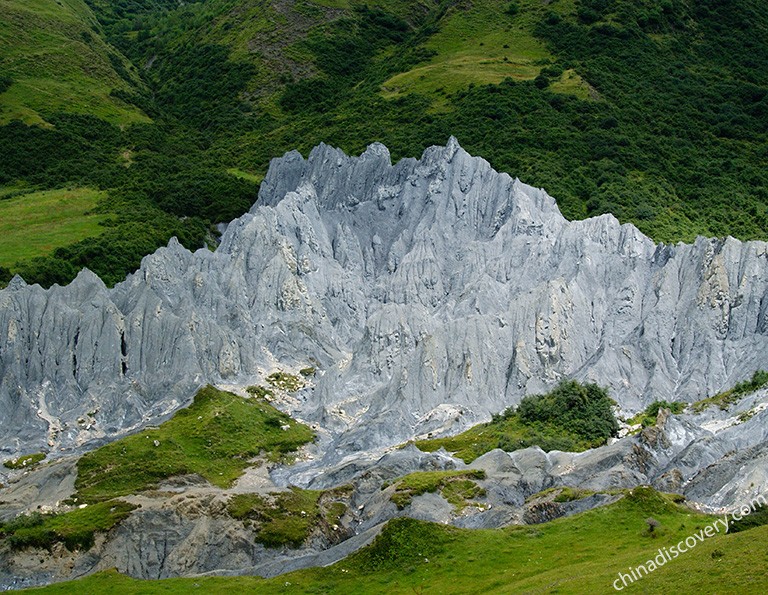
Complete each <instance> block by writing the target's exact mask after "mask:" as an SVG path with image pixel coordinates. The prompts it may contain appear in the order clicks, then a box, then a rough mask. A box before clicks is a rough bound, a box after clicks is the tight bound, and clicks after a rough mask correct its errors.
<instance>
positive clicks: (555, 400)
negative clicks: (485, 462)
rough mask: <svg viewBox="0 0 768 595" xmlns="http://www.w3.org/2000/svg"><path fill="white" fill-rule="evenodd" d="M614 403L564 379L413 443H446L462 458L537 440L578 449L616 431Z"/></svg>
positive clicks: (431, 446)
mask: <svg viewBox="0 0 768 595" xmlns="http://www.w3.org/2000/svg"><path fill="white" fill-rule="evenodd" d="M613 405H614V402H613V401H612V400H611V399H610V397H609V396H608V393H607V392H606V390H605V389H602V388H600V387H599V386H597V385H596V384H586V385H582V384H579V383H578V382H576V381H574V380H567V381H564V382H562V383H560V384H559V385H558V386H557V387H556V388H555V389H554V390H552V391H551V392H549V393H547V394H544V395H530V396H527V397H524V398H523V400H522V401H521V402H520V405H519V406H518V407H517V409H515V408H509V409H507V410H506V411H505V412H504V413H502V414H500V415H494V416H493V418H492V420H491V421H490V422H488V423H485V424H480V425H477V426H473V427H471V428H470V429H468V430H467V431H465V432H462V433H461V434H458V435H457V436H453V437H449V438H435V439H430V440H419V441H417V442H416V446H417V447H418V448H419V449H421V450H423V451H425V452H433V451H435V450H438V449H440V448H445V449H446V450H447V451H448V452H452V453H454V454H455V456H457V457H459V458H460V459H462V460H464V462H466V463H470V462H472V461H474V460H475V459H476V458H477V457H479V456H480V455H483V454H485V453H486V452H488V451H491V450H493V449H494V448H501V449H502V450H506V451H507V452H510V451H513V450H518V449H521V448H527V447H529V446H533V445H537V446H539V447H541V448H542V449H543V450H546V451H550V450H564V451H572V452H579V451H583V450H588V449H590V448H595V447H597V446H600V445H602V444H605V442H606V440H607V439H608V438H609V437H611V436H615V435H616V434H617V432H618V428H619V425H618V422H617V421H616V417H615V416H614V414H613Z"/></svg>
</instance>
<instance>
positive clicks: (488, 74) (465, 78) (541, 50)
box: [381, 0, 552, 101]
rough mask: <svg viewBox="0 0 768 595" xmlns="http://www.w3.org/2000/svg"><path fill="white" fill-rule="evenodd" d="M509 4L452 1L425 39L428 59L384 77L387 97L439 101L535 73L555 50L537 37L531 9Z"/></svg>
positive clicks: (384, 91)
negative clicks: (512, 9) (516, 11)
mask: <svg viewBox="0 0 768 595" xmlns="http://www.w3.org/2000/svg"><path fill="white" fill-rule="evenodd" d="M526 4H528V5H533V4H534V3H533V2H526ZM507 8H508V6H505V5H503V3H499V2H496V1H493V0H476V1H474V2H472V4H471V5H468V4H461V3H455V4H453V5H452V6H451V7H450V9H449V10H448V11H447V12H446V14H445V16H444V17H443V18H442V19H441V20H440V23H439V26H438V28H437V31H436V32H435V33H434V34H433V35H431V36H430V37H429V38H428V39H427V40H426V42H425V43H424V44H423V48H424V50H425V52H424V53H425V55H430V56H431V57H430V59H429V60H428V61H427V62H426V63H425V64H419V65H417V66H415V67H414V68H412V69H410V70H408V71H406V72H403V73H399V74H397V75H395V76H393V77H391V78H390V79H388V80H387V81H385V82H384V83H383V84H382V86H381V89H382V94H383V96H384V97H387V98H390V99H391V98H396V97H400V96H402V95H404V94H406V93H420V94H424V95H431V96H435V97H436V98H437V99H438V101H440V100H441V98H442V97H446V96H450V95H451V94H453V93H455V92H456V91H459V90H461V89H465V88H466V87H468V86H469V85H485V84H498V83H500V82H501V81H503V80H504V79H506V78H510V79H514V80H529V79H533V78H535V77H536V75H538V74H539V71H540V70H541V65H542V64H546V63H547V62H549V61H550V59H552V55H551V54H550V53H549V52H548V51H547V49H546V47H545V46H544V44H543V43H542V42H541V40H539V39H536V37H534V36H533V33H532V29H533V27H532V20H531V19H530V18H528V17H529V16H530V15H531V13H530V12H528V13H527V14H526V15H525V17H523V18H521V17H517V16H515V15H512V14H510V13H509V11H508V10H507ZM530 8H532V7H529V10H530Z"/></svg>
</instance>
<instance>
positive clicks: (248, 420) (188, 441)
mask: <svg viewBox="0 0 768 595" xmlns="http://www.w3.org/2000/svg"><path fill="white" fill-rule="evenodd" d="M282 426H287V428H286V429H285V430H284V429H282ZM313 438H314V434H313V432H312V430H311V429H309V428H308V427H307V426H305V425H304V424H301V423H299V422H297V421H295V420H292V419H291V418H290V417H288V416H287V415H285V414H284V413H281V412H280V411H278V410H277V409H275V408H274V407H272V406H271V405H269V404H268V403H267V402H266V401H262V400H258V399H255V398H251V399H243V398H242V397H238V396H237V395H234V394H232V393H228V392H224V391H220V390H217V389H215V388H214V387H212V386H207V387H205V388H202V389H200V391H199V392H198V393H197V395H195V400H194V402H193V403H192V405H190V406H189V407H187V408H185V409H179V410H178V411H177V412H176V414H175V415H174V416H173V418H171V419H170V420H168V421H167V422H165V423H164V424H162V425H161V426H159V427H158V428H154V429H146V430H143V431H141V432H139V433H138V434H135V435H133V436H127V437H125V438H121V439H120V440H117V441H115V442H112V443H110V444H107V445H106V446H102V447H101V448H99V449H97V450H94V451H92V452H89V453H87V454H85V455H83V456H82V457H81V458H80V460H79V461H78V462H77V481H76V483H75V488H76V489H77V497H78V498H79V499H80V500H81V501H85V502H99V501H104V500H109V499H111V498H115V497H118V496H124V495H127V494H134V493H137V492H140V491H143V490H147V489H150V488H152V487H155V485H156V484H157V482H159V481H161V480H163V479H167V478H169V477H173V476H176V475H185V474H190V473H196V474H198V475H201V476H202V477H204V478H205V479H207V480H208V481H209V482H210V483H212V484H214V485H217V486H219V487H222V488H223V487H228V486H229V485H231V484H232V482H233V481H234V480H235V479H237V478H238V477H240V475H242V473H243V470H245V469H246V468H247V467H249V466H250V465H251V462H250V461H251V460H252V459H253V458H254V457H257V456H259V455H263V456H267V457H271V458H274V459H276V458H279V457H280V456H281V455H284V454H286V453H289V452H292V451H294V450H296V449H297V448H299V447H300V446H302V445H303V444H306V443H307V442H310V441H311V440H312V439H313ZM105 470H108V471H109V472H108V473H105Z"/></svg>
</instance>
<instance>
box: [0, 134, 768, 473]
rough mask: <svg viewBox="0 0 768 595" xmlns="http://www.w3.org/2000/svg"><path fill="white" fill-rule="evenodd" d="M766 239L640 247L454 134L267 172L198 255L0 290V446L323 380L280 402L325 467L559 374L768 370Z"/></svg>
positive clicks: (294, 160) (658, 377) (707, 378)
mask: <svg viewBox="0 0 768 595" xmlns="http://www.w3.org/2000/svg"><path fill="white" fill-rule="evenodd" d="M767 254H768V246H767V245H766V244H765V243H762V242H748V243H742V242H739V241H737V240H734V239H732V238H728V239H726V240H708V239H704V238H699V239H698V240H697V241H696V242H695V243H694V244H693V245H684V244H678V245H676V246H664V245H655V244H654V243H653V242H652V241H651V240H650V239H648V238H647V237H645V236H643V235H642V234H641V233H640V232H639V231H638V230H637V229H636V228H635V227H633V226H631V225H619V223H618V222H617V221H616V219H615V218H613V217H611V216H609V215H603V216H600V217H597V218H594V219H588V220H585V221H573V222H569V221H566V220H565V219H564V218H563V217H562V216H561V214H560V212H559V210H558V209H557V206H556V204H555V201H554V199H553V198H551V197H550V196H548V195H547V194H546V193H545V192H544V191H543V190H539V189H535V188H532V187H530V186H526V185H525V184H523V183H521V182H520V181H519V180H515V179H513V178H511V177H509V176H508V175H506V174H503V173H497V172H495V171H494V170H493V169H492V168H491V167H490V165H489V164H488V163H487V162H486V161H484V160H483V159H480V158H475V157H472V156H470V155H468V154H467V153H466V152H465V151H464V150H462V149H461V148H460V147H459V145H458V143H457V142H456V141H455V140H454V139H451V140H450V141H449V142H448V144H447V146H445V147H432V148H430V149H428V150H426V151H425V153H424V155H423V156H422V158H421V159H420V160H414V159H405V160H403V161H401V162H399V163H397V164H396V165H394V166H393V165H392V164H391V163H390V158H389V153H388V152H387V150H386V148H385V147H383V146H382V145H378V144H375V145H372V146H371V147H369V149H368V150H367V151H366V152H365V153H364V154H363V155H361V156H360V157H348V156H346V155H344V154H343V153H342V152H340V151H338V150H336V149H333V148H330V147H328V146H325V145H321V146H319V147H317V148H315V149H314V150H313V151H312V152H311V154H310V156H309V158H308V159H306V160H305V159H303V158H302V157H301V156H300V155H299V154H298V153H296V152H292V153H288V154H286V155H285V156H284V157H282V158H280V159H276V160H274V161H273V163H272V164H271V166H270V170H269V172H268V174H267V177H266V179H265V181H264V184H263V185H262V188H261V191H260V194H259V200H258V202H257V203H256V205H255V206H254V207H253V209H252V210H251V212H250V213H248V214H246V215H244V216H242V217H240V218H239V219H237V220H235V221H233V222H232V223H231V224H230V225H229V226H228V228H227V230H226V232H225V234H224V236H223V237H222V242H221V245H220V246H219V247H218V249H217V250H216V251H215V252H210V251H208V250H198V251H197V252H195V253H191V252H189V251H187V250H185V249H184V248H183V247H181V246H180V245H179V244H178V242H176V241H175V240H172V241H171V243H170V244H169V246H168V247H167V248H163V249H160V250H158V251H157V252H156V253H155V254H153V255H150V256H148V257H146V258H145V259H144V261H143V262H142V266H141V269H140V270H139V271H137V272H136V273H135V274H133V275H131V276H129V277H128V278H127V279H126V280H125V281H124V282H123V283H121V284H119V285H117V286H116V287H115V288H113V289H107V288H106V287H105V286H104V285H103V283H102V282H101V281H100V280H99V279H98V278H97V277H96V276H95V275H93V274H92V273H90V272H88V271H83V272H82V273H81V274H80V275H79V276H78V277H77V279H76V280H75V281H73V282H72V283H71V284H70V285H68V286H66V287H54V288H52V289H50V290H47V291H46V290H43V289H41V288H40V287H38V286H32V287H29V286H26V285H25V284H24V282H23V281H22V280H20V279H14V281H12V282H11V284H10V285H9V287H8V288H6V289H5V290H2V291H0V349H1V350H0V443H2V444H3V445H4V448H5V450H6V451H7V455H8V456H10V455H12V454H14V453H16V452H18V451H19V450H21V449H22V448H23V449H24V450H25V451H29V450H34V449H43V448H53V449H61V448H67V449H68V448H72V447H74V446H77V445H79V444H83V443H86V442H87V441H89V440H93V439H104V438H107V437H110V436H114V435H118V434H120V433H123V432H125V431H126V430H128V429H130V428H133V427H136V426H139V425H142V424H146V423H148V422H150V421H155V420H158V419H161V418H162V417H163V416H165V415H167V414H168V413H170V412H172V411H173V410H175V409H176V408H178V407H179V406H180V405H182V404H184V403H186V402H188V401H189V399H190V398H191V396H192V394H193V393H194V391H195V389H196V388H197V387H198V386H200V385H201V384H204V383H206V382H213V383H228V384H235V385H236V384H241V385H244V384H248V383H251V382H253V381H254V379H258V378H261V377H263V375H264V374H265V373H266V372H268V371H269V370H272V369H274V368H275V367H276V366H277V363H278V362H279V363H280V364H281V365H284V366H289V367H290V366H296V367H297V368H298V367H299V366H304V365H307V364H308V362H313V364H314V365H316V366H317V368H318V370H319V373H318V375H317V376H316V378H315V386H314V388H313V390H311V391H305V392H304V393H303V394H302V395H301V398H299V399H298V400H297V402H296V404H295V408H294V410H293V411H291V413H293V414H295V415H298V416H299V417H302V418H304V419H307V420H310V421H314V422H316V423H318V424H320V425H321V426H322V427H324V428H326V429H327V430H329V432H330V435H331V436H332V437H333V439H334V444H333V445H332V446H330V447H329V449H328V451H327V456H328V457H331V458H333V457H335V458H337V459H340V458H341V457H343V456H344V455H346V454H349V453H351V452H355V451H359V450H362V449H367V448H371V447H377V446H385V445H388V444H395V443H398V442H401V441H403V440H405V439H408V438H410V437H412V436H413V435H415V434H425V433H427V432H430V431H436V432H444V431H446V430H453V431H456V430H458V429H460V428H462V427H465V426H468V425H470V424H473V423H477V422H478V421H482V420H484V419H487V418H488V417H489V416H490V414H491V413H492V412H496V411H500V410H502V409H504V408H505V407H507V406H509V405H511V404H514V403H516V402H517V401H518V400H519V399H520V398H521V397H522V396H523V395H524V394H526V393H530V392H536V391H542V390H545V389H547V388H549V387H550V386H551V385H552V384H554V383H555V382H557V381H558V380H559V379H561V378H564V377H575V378H577V379H581V380H588V381H595V382H598V383H600V384H602V385H607V386H608V387H610V391H611V395H612V396H613V397H614V398H615V399H616V400H617V401H618V402H619V403H620V405H621V406H622V407H623V408H624V409H625V410H634V409H639V408H640V407H642V406H644V405H645V404H647V403H649V402H652V401H654V400H656V399H667V400H674V399H677V400H689V401H690V400H695V399H698V398H701V397H704V396H706V395H708V394H711V393H713V392H715V391H717V390H719V389H721V388H723V387H726V386H729V385H731V384H733V383H734V382H736V381H738V380H742V379H744V378H746V377H748V376H749V375H751V373H752V372H753V371H754V370H755V369H758V368H761V367H762V368H768V349H766V347H768V299H766V288H768V256H767Z"/></svg>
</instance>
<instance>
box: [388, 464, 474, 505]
mask: <svg viewBox="0 0 768 595" xmlns="http://www.w3.org/2000/svg"><path fill="white" fill-rule="evenodd" d="M473 479H485V471H482V470H479V469H471V470H465V471H420V472H416V473H410V474H408V475H406V476H405V477H403V478H402V479H400V480H398V481H397V483H396V488H395V492H394V493H393V494H392V496H390V500H391V501H392V502H394V503H395V504H396V505H397V508H398V509H399V510H402V509H403V508H405V507H406V506H408V505H409V504H410V503H411V502H412V501H413V499H414V498H415V497H416V496H420V495H421V494H426V493H428V492H438V491H439V492H440V493H441V494H442V496H443V497H444V498H445V499H446V500H447V501H448V502H450V503H451V504H453V506H454V508H455V509H456V510H457V511H460V510H461V509H463V508H464V507H465V506H467V505H468V504H469V503H468V502H467V501H468V500H472V499H474V498H480V497H482V496H484V495H485V490H484V489H482V488H481V487H480V486H478V485H477V484H476V483H475V482H474V481H472V480H473Z"/></svg>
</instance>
